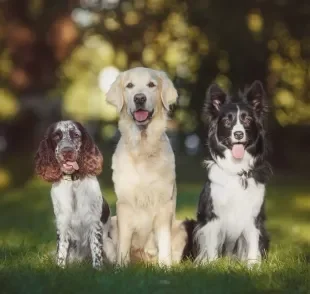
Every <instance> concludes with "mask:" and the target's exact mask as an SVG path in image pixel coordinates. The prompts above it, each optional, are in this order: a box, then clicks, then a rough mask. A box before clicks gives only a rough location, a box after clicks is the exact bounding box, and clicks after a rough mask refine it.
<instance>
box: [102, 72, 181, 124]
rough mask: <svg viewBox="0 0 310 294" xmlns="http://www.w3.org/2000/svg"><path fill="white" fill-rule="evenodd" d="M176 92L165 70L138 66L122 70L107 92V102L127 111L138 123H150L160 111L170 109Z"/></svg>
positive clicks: (124, 111)
mask: <svg viewBox="0 0 310 294" xmlns="http://www.w3.org/2000/svg"><path fill="white" fill-rule="evenodd" d="M177 97H178V94H177V91H176V89H175V88H174V86H173V83H172V82H171V80H170V79H169V78H168V77H167V75H166V74H165V73H164V72H163V71H158V70H153V69H150V68H144V67H136V68H133V69H130V70H127V71H125V72H122V73H121V74H120V75H119V76H118V77H117V79H116V80H115V82H114V83H113V84H112V86H111V88H110V90H109V91H108V93H107V102H108V103H110V104H112V105H114V106H115V107H116V108H117V109H118V111H119V112H120V113H127V114H128V115H129V116H130V117H131V118H132V119H133V120H134V121H135V123H136V124H137V125H147V124H148V123H149V122H150V121H151V120H152V117H153V116H154V115H155V114H156V113H159V112H162V111H165V112H167V111H169V105H171V104H173V103H175V102H176V100H177Z"/></svg>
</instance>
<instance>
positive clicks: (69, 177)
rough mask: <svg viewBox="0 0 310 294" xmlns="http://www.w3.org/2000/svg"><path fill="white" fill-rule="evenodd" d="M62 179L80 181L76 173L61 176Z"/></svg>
mask: <svg viewBox="0 0 310 294" xmlns="http://www.w3.org/2000/svg"><path fill="white" fill-rule="evenodd" d="M62 178H63V180H66V181H72V182H74V181H77V180H79V179H80V175H79V174H78V173H73V174H72V175H67V174H63V175H62Z"/></svg>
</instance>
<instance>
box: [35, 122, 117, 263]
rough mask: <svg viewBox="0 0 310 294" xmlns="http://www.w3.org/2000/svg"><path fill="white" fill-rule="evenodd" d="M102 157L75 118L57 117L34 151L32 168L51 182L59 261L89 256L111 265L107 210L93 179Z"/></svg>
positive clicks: (112, 259) (97, 183) (107, 207)
mask: <svg viewBox="0 0 310 294" xmlns="http://www.w3.org/2000/svg"><path fill="white" fill-rule="evenodd" d="M102 164H103V158H102V155H101V153H100V151H99V149H98V147H97V146H96V145H95V144H94V142H93V140H92V138H91V137H90V135H89V134H88V132H87V131H86V129H85V128H84V127H83V126H82V125H81V124H80V123H78V122H74V121H60V122H57V123H54V124H52V125H51V126H50V127H49V128H48V129H47V131H46V134H45V137H44V139H43V140H42V141H41V142H40V145H39V148H38V151H37V153H36V155H35V171H36V173H37V174H38V175H39V176H40V177H41V178H42V179H44V180H46V181H48V182H51V183H52V189H51V198H52V203H53V208H54V214H55V217H56V227H57V253H56V255H57V264H58V266H60V267H62V268H64V267H65V266H66V264H67V262H68V261H69V262H72V261H82V260H86V259H90V258H91V259H92V265H93V267H94V268H96V269H100V268H101V267H102V266H103V264H104V262H109V263H113V262H114V261H115V258H116V252H115V251H116V248H115V246H114V244H113V241H112V240H111V239H110V238H109V237H108V233H109V229H110V222H111V217H110V208H109V205H108V203H107V202H106V201H105V199H104V198H103V197H102V193H101V190H100V186H99V182H98V180H97V178H96V176H97V175H99V174H100V173H101V171H102Z"/></svg>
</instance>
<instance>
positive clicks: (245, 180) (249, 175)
mask: <svg viewBox="0 0 310 294" xmlns="http://www.w3.org/2000/svg"><path fill="white" fill-rule="evenodd" d="M238 176H240V180H241V185H242V186H243V187H244V189H246V188H247V187H248V179H249V178H252V177H253V172H252V170H248V171H246V170H242V171H241V172H240V173H238Z"/></svg>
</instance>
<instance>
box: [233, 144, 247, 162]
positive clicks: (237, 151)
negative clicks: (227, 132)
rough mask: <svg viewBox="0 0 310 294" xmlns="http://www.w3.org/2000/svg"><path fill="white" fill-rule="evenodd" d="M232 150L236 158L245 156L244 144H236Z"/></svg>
mask: <svg viewBox="0 0 310 294" xmlns="http://www.w3.org/2000/svg"><path fill="white" fill-rule="evenodd" d="M231 151H232V155H233V157H234V158H236V159H242V158H243V156H244V146H243V144H234V145H233V147H232V150H231Z"/></svg>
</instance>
